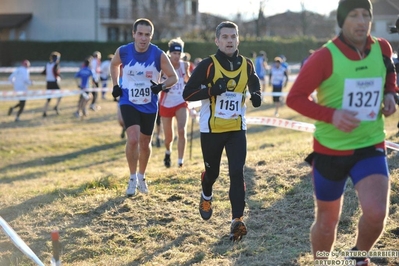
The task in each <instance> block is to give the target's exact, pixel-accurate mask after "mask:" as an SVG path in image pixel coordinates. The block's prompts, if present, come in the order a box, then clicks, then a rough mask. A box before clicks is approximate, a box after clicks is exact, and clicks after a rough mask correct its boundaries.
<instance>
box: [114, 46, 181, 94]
mask: <svg viewBox="0 0 399 266" xmlns="http://www.w3.org/2000/svg"><path fill="white" fill-rule="evenodd" d="M115 56H116V54H115ZM115 56H114V57H115ZM118 57H119V56H118ZM111 64H112V62H111ZM161 71H162V72H163V73H164V75H165V76H167V77H168V78H167V79H166V80H165V81H164V82H163V84H165V86H166V87H167V88H170V87H172V86H173V85H175V84H176V82H177V79H178V78H177V74H176V71H175V69H174V68H173V66H172V63H171V62H170V60H169V58H168V57H167V56H166V54H165V53H162V54H161ZM111 75H112V72H111Z"/></svg>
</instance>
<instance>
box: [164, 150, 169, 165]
mask: <svg viewBox="0 0 399 266" xmlns="http://www.w3.org/2000/svg"><path fill="white" fill-rule="evenodd" d="M163 163H164V165H165V167H166V168H169V167H170V154H166V153H165V158H164V159H163Z"/></svg>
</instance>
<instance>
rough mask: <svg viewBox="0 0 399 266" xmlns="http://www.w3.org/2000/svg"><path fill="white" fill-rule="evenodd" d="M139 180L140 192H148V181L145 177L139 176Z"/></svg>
mask: <svg viewBox="0 0 399 266" xmlns="http://www.w3.org/2000/svg"><path fill="white" fill-rule="evenodd" d="M138 180H139V184H138V189H139V190H140V192H141V193H145V194H148V186H147V182H145V178H143V179H141V178H138Z"/></svg>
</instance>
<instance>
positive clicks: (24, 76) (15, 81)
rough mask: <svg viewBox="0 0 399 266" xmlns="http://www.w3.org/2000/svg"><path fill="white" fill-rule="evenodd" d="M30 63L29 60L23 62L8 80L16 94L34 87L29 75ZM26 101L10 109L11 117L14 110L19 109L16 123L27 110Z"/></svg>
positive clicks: (20, 101)
mask: <svg viewBox="0 0 399 266" xmlns="http://www.w3.org/2000/svg"><path fill="white" fill-rule="evenodd" d="M29 67H30V62H29V61H28V60H24V61H22V64H21V66H19V67H17V68H16V69H15V70H14V71H13V72H12V73H11V75H10V76H9V77H8V80H9V81H10V82H11V83H12V85H13V86H14V91H16V92H26V91H28V86H29V85H32V81H31V79H30V73H29ZM25 103H26V100H19V103H18V104H16V105H14V106H12V107H10V109H8V115H9V116H10V115H11V114H12V112H13V110H14V108H18V107H19V109H18V112H17V116H16V117H15V122H18V121H19V116H20V115H21V114H22V112H23V111H24V108H25Z"/></svg>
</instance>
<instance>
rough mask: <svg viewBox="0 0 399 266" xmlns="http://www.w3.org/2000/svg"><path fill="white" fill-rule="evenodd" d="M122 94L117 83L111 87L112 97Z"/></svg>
mask: <svg viewBox="0 0 399 266" xmlns="http://www.w3.org/2000/svg"><path fill="white" fill-rule="evenodd" d="M121 95H122V89H121V87H119V85H115V86H114V87H113V88H112V96H113V97H114V98H118V97H119V96H121Z"/></svg>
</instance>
